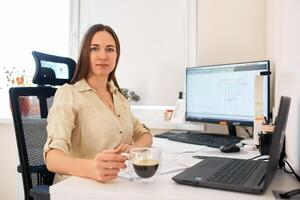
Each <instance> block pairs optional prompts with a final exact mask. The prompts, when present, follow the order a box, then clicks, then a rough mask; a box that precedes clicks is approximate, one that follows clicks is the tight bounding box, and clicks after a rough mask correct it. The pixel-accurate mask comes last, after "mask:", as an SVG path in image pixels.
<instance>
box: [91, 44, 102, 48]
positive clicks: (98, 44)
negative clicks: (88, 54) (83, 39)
mask: <svg viewBox="0 0 300 200" xmlns="http://www.w3.org/2000/svg"><path fill="white" fill-rule="evenodd" d="M91 46H97V47H99V46H100V45H99V44H91Z"/></svg>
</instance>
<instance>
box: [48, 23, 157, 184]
mask: <svg viewBox="0 0 300 200" xmlns="http://www.w3.org/2000/svg"><path fill="white" fill-rule="evenodd" d="M119 57H120V44H119V39H118V37H117V35H116V34H115V32H114V31H113V30H112V29H111V28H110V27H109V26H105V25H102V24H96V25H94V26H92V27H91V28H90V29H89V30H88V31H87V33H86V34H85V37H84V38H83V41H82V46H81V51H80V56H79V59H78V62H77V66H76V71H75V74H74V77H73V79H72V81H71V84H65V85H63V86H62V87H60V88H59V89H58V90H57V91H56V94H55V97H54V102H53V105H52V107H51V109H50V111H49V115H48V125H47V132H48V140H47V142H46V144H45V148H44V155H45V163H46V165H47V168H48V170H49V171H52V172H55V173H56V176H55V182H57V181H60V180H62V179H63V178H64V176H63V175H74V176H80V177H86V178H90V179H94V180H97V181H100V182H107V181H110V180H113V179H115V178H116V177H117V175H118V173H119V171H120V170H121V169H124V168H126V165H125V160H126V159H127V158H126V157H124V156H122V155H121V153H122V152H128V151H129V150H130V149H131V148H133V147H149V146H151V144H152V136H151V134H150V132H149V129H148V128H146V127H145V126H144V125H143V124H141V123H139V121H138V120H137V119H136V118H135V117H133V116H132V114H131V112H130V107H129V104H128V103H127V101H126V99H125V98H124V97H123V95H122V94H121V90H120V88H119V85H118V83H117V80H116V77H115V71H116V66H117V64H118V60H119Z"/></svg>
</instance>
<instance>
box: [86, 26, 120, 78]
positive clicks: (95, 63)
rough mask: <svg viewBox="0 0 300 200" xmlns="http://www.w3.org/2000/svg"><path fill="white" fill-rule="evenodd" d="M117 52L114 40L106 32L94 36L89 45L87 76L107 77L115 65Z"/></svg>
mask: <svg viewBox="0 0 300 200" xmlns="http://www.w3.org/2000/svg"><path fill="white" fill-rule="evenodd" d="M116 59H117V50H116V42H115V40H114V38H113V37H112V36H111V35H110V34H109V33H108V32H106V31H99V32H97V33H95V34H94V36H93V38H92V41H91V45H90V63H91V66H90V71H89V76H95V77H108V75H109V73H110V72H111V71H113V69H114V68H115V65H116Z"/></svg>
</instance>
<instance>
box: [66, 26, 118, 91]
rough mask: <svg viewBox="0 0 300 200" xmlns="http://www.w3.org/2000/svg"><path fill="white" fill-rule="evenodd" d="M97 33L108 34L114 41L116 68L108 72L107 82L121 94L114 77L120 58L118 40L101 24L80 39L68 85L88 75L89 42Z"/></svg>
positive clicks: (109, 28)
mask: <svg viewBox="0 0 300 200" xmlns="http://www.w3.org/2000/svg"><path fill="white" fill-rule="evenodd" d="M99 31H106V32H108V33H109V34H110V35H111V36H112V37H113V38H114V40H115V43H116V50H117V59H116V66H115V68H114V70H113V71H112V72H110V74H109V76H108V81H113V83H114V85H115V86H116V87H117V88H118V90H119V91H120V92H121V93H122V91H121V89H120V87H119V84H118V82H117V79H116V75H115V71H116V69H117V65H118V62H119V58H120V42H119V38H118V36H117V34H116V33H115V31H114V30H113V29H112V28H111V27H109V26H107V25H103V24H95V25H93V26H91V27H90V28H89V29H88V30H87V32H86V33H85V35H84V37H83V39H82V42H81V49H80V55H79V57H78V60H77V64H76V69H75V73H74V76H73V78H72V80H71V82H70V83H71V84H74V83H76V82H77V81H79V80H81V79H83V78H87V75H88V73H89V69H90V45H91V41H92V38H93V36H94V34H95V33H97V32H99Z"/></svg>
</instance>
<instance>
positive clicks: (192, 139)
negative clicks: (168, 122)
mask: <svg viewBox="0 0 300 200" xmlns="http://www.w3.org/2000/svg"><path fill="white" fill-rule="evenodd" d="M155 137H158V138H166V139H169V140H172V141H177V142H183V143H189V144H197V145H205V146H208V147H214V148H220V147H221V146H222V145H225V144H237V143H239V142H240V141H241V140H243V138H241V137H238V136H231V135H221V134H212V133H209V134H208V133H200V132H195V131H178V130H172V131H168V132H164V133H162V134H159V135H155Z"/></svg>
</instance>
